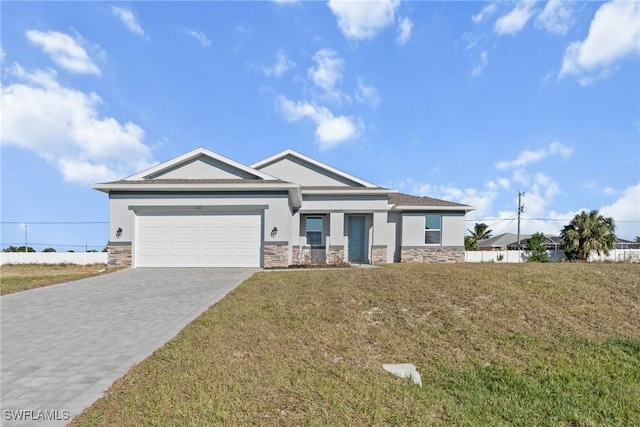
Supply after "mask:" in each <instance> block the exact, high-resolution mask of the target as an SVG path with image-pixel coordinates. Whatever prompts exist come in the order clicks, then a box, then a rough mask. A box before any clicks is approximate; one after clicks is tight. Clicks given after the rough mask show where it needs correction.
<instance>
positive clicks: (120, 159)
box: [1, 64, 153, 184]
mask: <svg viewBox="0 0 640 427" xmlns="http://www.w3.org/2000/svg"><path fill="white" fill-rule="evenodd" d="M8 72H9V73H10V74H11V75H12V76H13V77H15V78H17V80H18V81H17V82H14V83H12V84H9V85H7V86H3V87H2V98H1V102H2V115H3V117H2V119H3V123H2V125H3V129H2V144H11V145H15V146H18V147H22V148H24V149H27V150H31V151H33V152H34V153H36V154H37V155H38V156H40V157H42V158H44V159H45V160H47V161H48V162H50V163H52V164H54V165H56V167H57V168H58V169H59V170H60V172H61V174H62V176H63V178H64V179H65V180H66V181H70V182H77V183H81V184H90V183H95V182H104V181H110V180H114V179H118V178H122V177H123V176H128V175H131V173H133V172H136V171H139V170H143V169H145V168H147V167H149V166H150V165H151V163H152V161H153V156H152V154H151V152H150V150H149V148H148V147H147V146H146V145H145V144H144V143H143V139H144V130H143V129H142V128H140V127H139V126H138V125H136V124H134V123H131V122H127V123H125V124H121V123H119V122H118V121H117V120H116V119H114V118H113V117H101V116H100V114H99V112H98V107H99V105H100V104H101V103H102V100H101V99H100V97H99V96H98V95H97V94H95V93H84V92H81V91H78V90H75V89H70V88H66V87H63V86H61V85H60V83H59V82H58V81H57V80H56V74H55V72H54V71H53V70H49V71H41V70H38V71H35V72H33V73H29V72H27V71H25V70H24V69H23V68H22V67H20V66H19V65H17V64H15V65H14V66H12V67H11V68H10V69H9V70H8Z"/></svg>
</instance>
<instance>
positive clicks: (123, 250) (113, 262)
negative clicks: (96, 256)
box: [107, 242, 131, 268]
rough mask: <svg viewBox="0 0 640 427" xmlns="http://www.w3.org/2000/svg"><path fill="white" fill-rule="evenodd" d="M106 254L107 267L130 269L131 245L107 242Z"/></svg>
mask: <svg viewBox="0 0 640 427" xmlns="http://www.w3.org/2000/svg"><path fill="white" fill-rule="evenodd" d="M107 252H108V253H109V257H108V261H107V267H109V268H117V267H126V268H128V267H131V243H121V242H117V243H114V242H109V243H107Z"/></svg>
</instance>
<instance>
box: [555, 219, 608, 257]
mask: <svg viewBox="0 0 640 427" xmlns="http://www.w3.org/2000/svg"><path fill="white" fill-rule="evenodd" d="M615 229H616V225H615V223H614V221H613V218H611V217H604V216H602V215H600V214H599V213H598V211H597V210H592V211H591V212H589V213H587V212H586V211H582V212H580V213H579V214H577V215H576V216H574V217H573V219H572V220H571V222H569V224H568V225H565V226H564V228H563V229H562V231H561V232H560V237H562V249H564V253H565V255H566V256H567V258H569V259H578V260H582V261H586V260H587V258H588V257H589V252H591V251H596V252H597V253H598V255H600V253H601V252H603V253H604V254H605V255H609V249H613V248H614V247H615V246H616V241H617V237H616V235H615V234H614V231H615Z"/></svg>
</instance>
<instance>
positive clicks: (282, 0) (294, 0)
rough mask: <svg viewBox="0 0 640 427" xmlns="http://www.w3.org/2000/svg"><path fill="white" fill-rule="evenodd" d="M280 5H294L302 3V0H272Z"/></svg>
mask: <svg viewBox="0 0 640 427" xmlns="http://www.w3.org/2000/svg"><path fill="white" fill-rule="evenodd" d="M271 1H272V2H273V3H276V4H278V5H292V4H298V3H300V0H271Z"/></svg>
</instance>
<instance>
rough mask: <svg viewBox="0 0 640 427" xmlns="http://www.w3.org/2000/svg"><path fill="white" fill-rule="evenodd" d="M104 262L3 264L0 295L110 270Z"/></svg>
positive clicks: (0, 272)
mask: <svg viewBox="0 0 640 427" xmlns="http://www.w3.org/2000/svg"><path fill="white" fill-rule="evenodd" d="M112 271H114V270H113V269H109V270H107V266H106V265H104V264H92V265H75V264H5V265H2V266H0V295H6V294H11V293H14V292H20V291H24V290H27V289H33V288H40V287H42V286H49V285H54V284H57V283H65V282H70V281H73V280H78V279H84V278H87V277H91V276H97V275H100V274H105V273H107V272H112Z"/></svg>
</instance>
